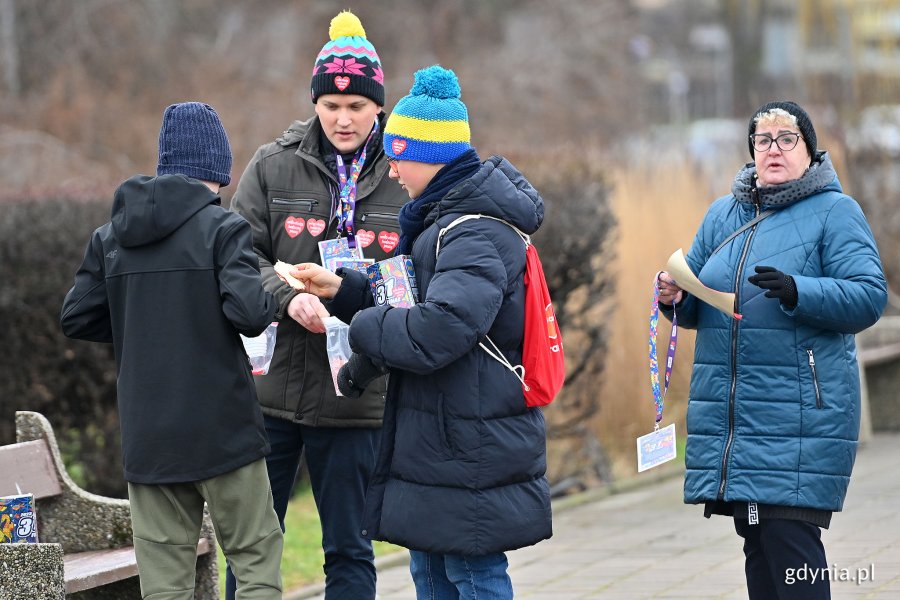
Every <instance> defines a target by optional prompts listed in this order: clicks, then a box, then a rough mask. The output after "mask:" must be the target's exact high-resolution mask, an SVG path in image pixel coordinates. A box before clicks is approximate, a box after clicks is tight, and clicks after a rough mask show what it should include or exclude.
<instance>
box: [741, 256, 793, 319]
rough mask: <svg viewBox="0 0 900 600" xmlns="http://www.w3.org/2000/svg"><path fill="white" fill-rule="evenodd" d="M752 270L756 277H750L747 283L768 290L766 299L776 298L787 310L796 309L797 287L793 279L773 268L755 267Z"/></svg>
mask: <svg viewBox="0 0 900 600" xmlns="http://www.w3.org/2000/svg"><path fill="white" fill-rule="evenodd" d="M753 270H754V271H756V275H751V276H750V277H749V278H747V281H749V282H750V283H752V284H753V285H756V286H759V287H761V288H762V289H764V290H768V291H767V292H766V298H778V300H779V301H780V302H781V305H782V306H784V307H785V308H786V309H788V310H793V309H794V308H796V307H797V286H796V285H795V284H794V278H793V277H791V276H790V275H785V274H784V273H782V272H781V271H779V270H778V269H776V268H775V267H763V266H761V265H757V266H756V267H755V268H754V269H753Z"/></svg>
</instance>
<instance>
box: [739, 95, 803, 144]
mask: <svg viewBox="0 0 900 600" xmlns="http://www.w3.org/2000/svg"><path fill="white" fill-rule="evenodd" d="M773 108H780V109H781V110H783V111H786V112H788V113H790V114H791V115H793V116H794V117H795V118H796V119H797V128H798V129H799V130H800V135H802V136H803V142H804V143H805V144H806V149H807V150H808V151H809V156H810V158H815V156H816V130H815V128H814V127H813V124H812V121H810V119H809V115H808V114H806V111H805V110H803V109H802V108H800V105H799V104H797V103H796V102H790V101H786V100H782V101H779V102H769V103H768V104H763V105H762V106H760V107H759V108H758V109H757V110H756V112H754V113H753V116H752V117H750V135H753V134H754V133H756V120H757V119H758V118H759V116H760V115H761V114H762V113H766V112H769V111H770V110H772V109H773ZM747 143H748V144H749V145H750V157H751V158H755V157H756V154H755V153H754V151H753V138H749V139H748V140H747Z"/></svg>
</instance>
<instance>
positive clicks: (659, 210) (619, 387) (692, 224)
mask: <svg viewBox="0 0 900 600" xmlns="http://www.w3.org/2000/svg"><path fill="white" fill-rule="evenodd" d="M738 161H739V159H736V160H735V162H734V163H733V165H734V167H733V168H732V169H731V172H730V173H727V169H726V171H722V174H721V175H719V176H718V177H716V178H715V181H711V178H710V177H709V176H707V175H705V174H704V173H703V172H701V171H700V170H698V169H696V168H694V167H693V166H692V165H691V164H689V163H688V162H687V161H684V162H681V161H675V162H669V163H668V164H658V163H653V164H646V165H641V166H630V167H628V168H622V169H618V170H617V171H616V173H615V176H614V181H613V183H614V191H613V209H614V211H615V213H616V216H617V218H618V220H619V232H618V235H619V237H618V241H617V244H618V246H617V248H616V250H617V252H616V256H617V260H616V264H615V268H614V272H615V273H616V277H617V283H616V286H617V288H616V307H615V309H614V311H615V312H614V316H613V319H612V338H611V341H610V346H609V351H608V356H607V362H606V367H605V369H604V371H603V373H604V376H603V383H602V386H601V389H600V394H601V411H600V414H599V417H598V418H597V419H596V421H595V424H594V429H595V431H596V433H597V434H598V435H599V437H600V440H601V441H602V442H603V444H604V447H605V448H606V449H607V451H608V452H609V455H610V460H611V461H612V467H613V473H614V474H615V475H616V476H617V477H623V476H629V475H632V474H634V473H636V471H637V469H636V456H635V452H636V451H635V439H636V438H637V437H638V436H640V435H643V434H645V433H649V432H650V431H651V430H652V429H653V422H654V417H655V407H654V404H653V395H652V393H651V391H650V375H649V361H648V347H647V344H648V341H647V336H648V329H649V320H648V317H649V314H650V300H651V297H652V285H653V276H654V275H655V273H656V271H658V270H659V269H661V268H663V266H664V264H665V261H666V260H667V259H668V257H669V255H670V254H671V253H672V252H674V251H675V250H676V249H677V248H679V247H681V248H683V249H684V251H685V253H686V252H687V250H688V248H690V245H691V242H692V240H693V237H694V234H695V232H696V230H697V227H698V226H699V224H700V221H701V220H702V218H703V215H704V213H705V212H706V209H707V207H708V206H709V205H710V203H711V202H712V201H713V200H714V199H715V198H716V197H718V196H720V195H723V194H725V193H727V192H728V190H729V182H730V178H731V176H732V175H733V173H734V172H735V171H736V170H737V168H738V165H739V162H738ZM648 163H649V161H648ZM725 173H727V175H726V174H725ZM669 331H670V327H669V322H668V321H666V320H665V319H662V318H661V319H660V326H659V339H660V342H659V346H660V348H663V349H664V348H665V345H666V343H667V340H668V337H669ZM678 342H679V345H678V351H677V355H676V358H675V366H674V368H673V372H672V381H671V384H670V388H669V393H668V396H667V401H666V403H665V413H664V414H663V421H662V423H661V425H668V424H669V423H672V422H674V423H675V424H676V428H677V429H678V437H679V439H680V440H681V439H683V437H684V424H685V412H686V409H687V395H688V386H689V381H690V375H691V364H692V362H693V353H694V332H693V331H687V330H680V331H679V341H678ZM662 360H664V357H663V359H662ZM679 458H681V459H683V457H679Z"/></svg>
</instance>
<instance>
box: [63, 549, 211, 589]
mask: <svg viewBox="0 0 900 600" xmlns="http://www.w3.org/2000/svg"><path fill="white" fill-rule="evenodd" d="M209 551H210V547H209V541H208V540H207V539H206V538H201V539H200V542H199V543H198V544H197V556H200V555H202V554H206V553H207V552H209ZM64 563H65V566H64V568H65V574H66V594H74V593H75V592H81V591H83V590H88V589H91V588H95V587H98V586H101V585H106V584H107V583H112V582H114V581H120V580H122V579H127V578H128V577H134V576H135V575H137V574H138V570H137V561H136V560H135V557H134V547H132V546H125V547H122V548H115V549H113V550H93V551H90V552H78V553H76V554H67V555H66V556H65V557H64Z"/></svg>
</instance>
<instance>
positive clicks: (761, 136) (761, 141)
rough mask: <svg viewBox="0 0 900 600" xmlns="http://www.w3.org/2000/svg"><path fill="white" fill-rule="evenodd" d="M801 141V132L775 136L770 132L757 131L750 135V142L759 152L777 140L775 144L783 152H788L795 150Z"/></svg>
mask: <svg viewBox="0 0 900 600" xmlns="http://www.w3.org/2000/svg"><path fill="white" fill-rule="evenodd" d="M799 141H800V134H799V133H782V134H781V135H779V136H778V137H776V138H773V137H772V136H771V135H769V134H768V133H756V134H753V135H751V136H750V143H751V144H753V148H754V149H755V150H756V151H757V152H765V151H766V150H768V149H769V148H771V147H772V142H775V145H776V146H778V149H779V150H781V151H782V152H788V151H789V150H793V149H794V148H795V147H796V146H797V142H799Z"/></svg>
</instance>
